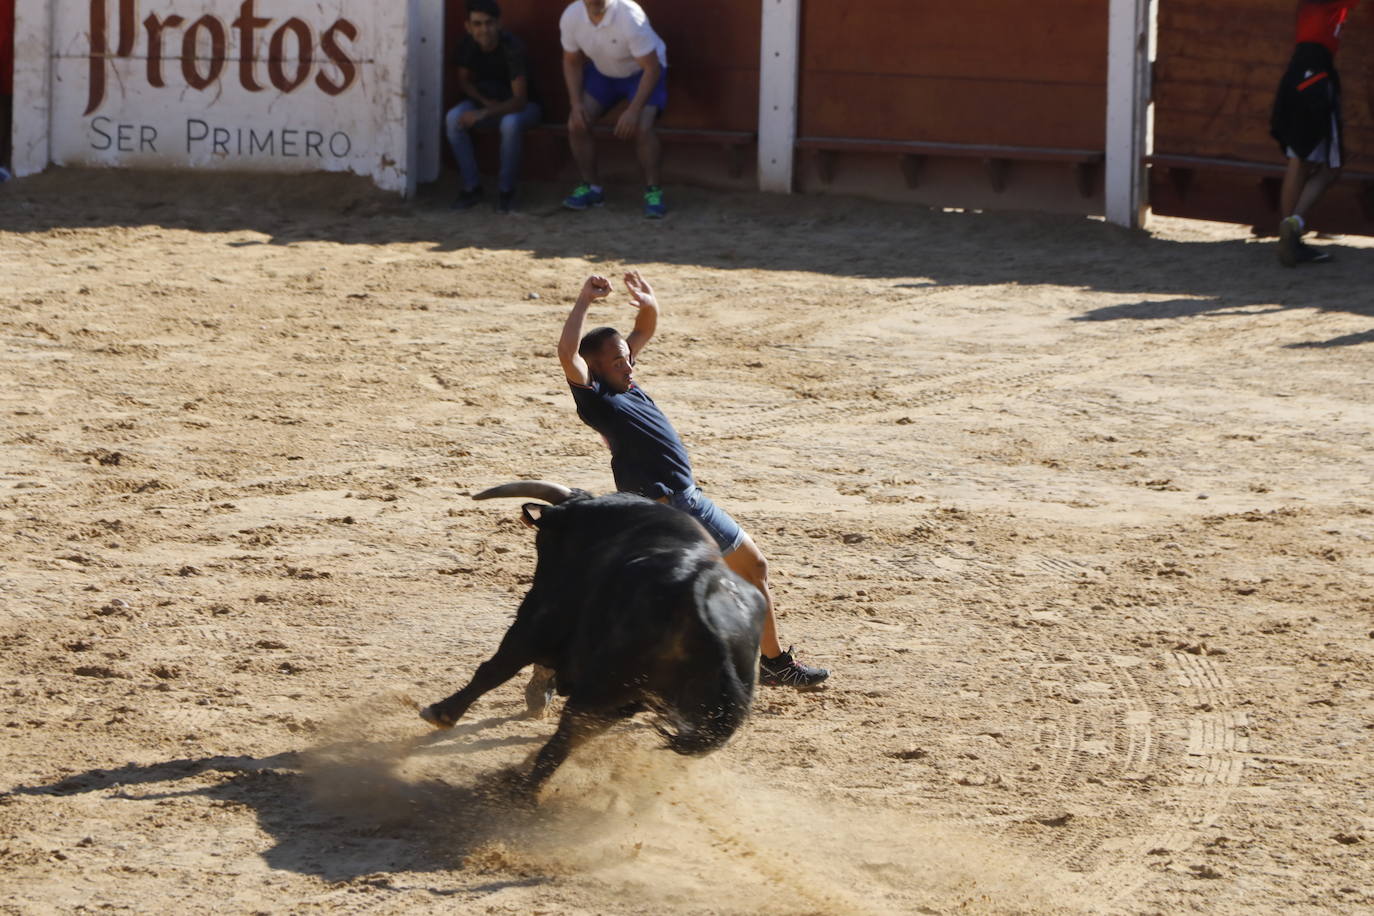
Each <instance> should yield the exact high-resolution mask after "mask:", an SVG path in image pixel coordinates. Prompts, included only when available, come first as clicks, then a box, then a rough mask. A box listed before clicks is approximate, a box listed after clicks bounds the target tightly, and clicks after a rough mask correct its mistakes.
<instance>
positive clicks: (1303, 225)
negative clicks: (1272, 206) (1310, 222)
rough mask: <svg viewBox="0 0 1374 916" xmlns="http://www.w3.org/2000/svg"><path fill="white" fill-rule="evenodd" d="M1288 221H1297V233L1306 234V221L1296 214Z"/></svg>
mask: <svg viewBox="0 0 1374 916" xmlns="http://www.w3.org/2000/svg"><path fill="white" fill-rule="evenodd" d="M1289 219H1295V220H1297V221H1298V231H1299V232H1306V231H1307V222H1306V220H1304V219H1303V218H1302V217H1301V216H1298V214H1296V213H1294V214H1293V215H1292V216H1290V217H1289Z"/></svg>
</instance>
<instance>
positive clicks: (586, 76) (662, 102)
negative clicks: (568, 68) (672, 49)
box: [582, 61, 668, 114]
mask: <svg viewBox="0 0 1374 916" xmlns="http://www.w3.org/2000/svg"><path fill="white" fill-rule="evenodd" d="M643 76H644V71H643V70H641V71H639V72H638V73H636V74H635V75H634V76H623V77H621V78H619V79H616V78H614V77H610V76H606V75H605V74H603V73H602V72H601V71H600V70H598V69H596V67H595V66H593V65H592V62H591V61H587V63H586V66H584V67H583V68H582V89H583V90H584V91H585V92H586V93H587V95H589V96H591V97H592V98H594V99H596V100H597V102H599V103H600V104H601V108H602V110H604V111H609V110H610V109H611V108H612V107H613V106H614V105H615V103H616V102H619V101H620V100H621V99H632V98H634V97H635V93H636V92H638V91H639V81H640V79H641V78H642V77H643ZM646 104H648V105H652V106H654V107H655V108H657V109H658V113H659V114H663V109H665V108H667V107H668V68H667V67H664V68H662V69H661V70H660V71H659V74H658V85H657V86H655V87H654V91H653V92H652V93H650V94H649V101H648V102H647V103H646Z"/></svg>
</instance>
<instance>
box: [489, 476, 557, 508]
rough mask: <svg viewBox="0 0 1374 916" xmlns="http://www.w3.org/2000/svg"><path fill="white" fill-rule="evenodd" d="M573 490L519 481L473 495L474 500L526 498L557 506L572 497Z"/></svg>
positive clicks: (541, 481)
mask: <svg viewBox="0 0 1374 916" xmlns="http://www.w3.org/2000/svg"><path fill="white" fill-rule="evenodd" d="M572 492H573V491H572V490H570V489H569V488H567V487H565V486H563V485H562V484H560V483H552V482H550V481H547V480H519V481H515V482H513V483H503V484H501V485H500V486H496V487H490V488H488V489H486V490H483V491H482V492H480V493H475V494H473V497H472V498H473V499H499V498H504V497H524V498H526V499H542V500H544V501H545V502H549V503H553V504H554V505H557V504H558V503H561V502H563V501H564V500H565V499H567V498H568V497H570V496H572Z"/></svg>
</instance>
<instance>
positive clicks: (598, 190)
mask: <svg viewBox="0 0 1374 916" xmlns="http://www.w3.org/2000/svg"><path fill="white" fill-rule="evenodd" d="M587 187H589V188H591V189H592V193H593V194H600V193H601V185H599V184H589V185H587Z"/></svg>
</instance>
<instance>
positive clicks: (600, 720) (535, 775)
mask: <svg viewBox="0 0 1374 916" xmlns="http://www.w3.org/2000/svg"><path fill="white" fill-rule="evenodd" d="M620 718H623V716H622V715H621V714H620V712H611V713H608V712H606V711H605V710H601V709H595V710H593V709H586V708H583V707H580V706H578V705H577V703H576V701H575V700H572V699H569V700H568V702H567V704H566V705H565V706H564V707H563V716H562V718H560V719H559V720H558V730H557V731H555V732H554V733H553V737H552V738H550V739H549V741H548V743H547V744H545V745H544V746H543V747H542V748H540V749H539V754H538V755H537V756H536V757H535V758H534V767H533V769H531V770H530V775H529V776H527V777H526V778H525V784H524V787H523V788H524V791H525V793H526V795H527V797H528V799H529V800H531V801H533V799H534V796H536V795H537V794H538V793H539V790H540V788H541V787H543V785H544V783H545V782H547V781H548V779H549V777H550V776H552V775H553V771H554V770H556V769H558V767H559V766H560V765H561V764H562V763H563V761H565V760H567V759H568V755H569V754H571V753H572V752H573V751H574V750H576V749H577V748H578V746H580V745H582V744H585V743H586V742H587V741H588V740H589V739H591V738H595V737H596V736H597V735H599V734H601V733H602V732H604V731H605V730H606V729H608V728H610V727H611V725H612V724H613V723H614V722H615V721H616V720H617V719H620Z"/></svg>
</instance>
